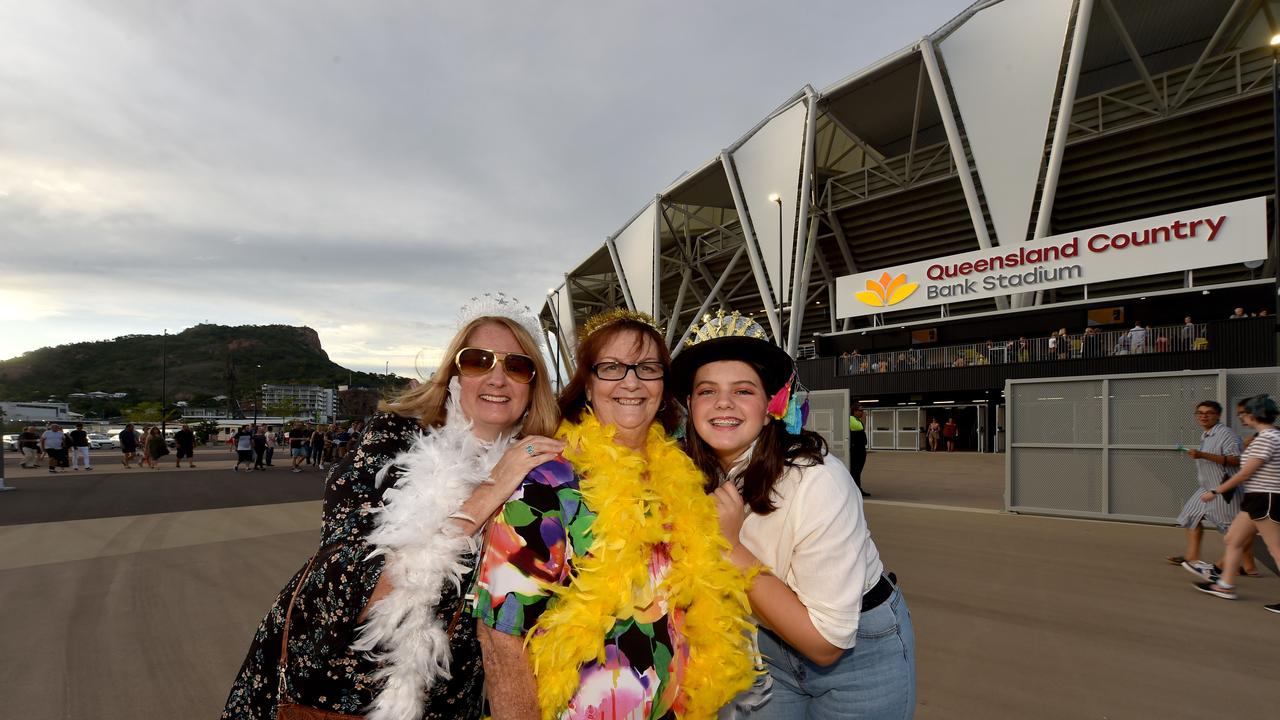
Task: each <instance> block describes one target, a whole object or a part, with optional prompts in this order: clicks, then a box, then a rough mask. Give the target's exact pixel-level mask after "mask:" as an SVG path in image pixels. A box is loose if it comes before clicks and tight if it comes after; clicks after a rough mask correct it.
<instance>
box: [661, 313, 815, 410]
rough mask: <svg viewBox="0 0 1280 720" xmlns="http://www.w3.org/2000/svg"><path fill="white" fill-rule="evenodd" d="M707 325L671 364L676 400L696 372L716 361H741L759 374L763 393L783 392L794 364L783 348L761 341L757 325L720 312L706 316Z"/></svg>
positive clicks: (683, 394) (686, 392)
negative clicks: (752, 367) (752, 366)
mask: <svg viewBox="0 0 1280 720" xmlns="http://www.w3.org/2000/svg"><path fill="white" fill-rule="evenodd" d="M704 319H705V320H706V323H705V324H704V325H703V326H702V328H701V329H699V331H698V333H697V334H696V335H695V337H694V341H693V342H694V344H692V345H690V346H689V347H686V348H684V349H683V350H681V351H680V354H679V355H677V356H676V357H675V359H674V360H672V362H671V389H672V391H673V392H674V393H675V395H676V397H678V398H681V399H683V398H686V397H688V396H689V393H690V392H692V390H693V376H694V374H696V373H697V372H698V368H700V367H702V366H703V365H706V364H707V363H711V362H717V361H719V360H740V361H742V362H745V363H749V364H751V365H754V366H755V367H756V368H758V369H759V371H760V379H761V380H762V381H763V382H764V389H765V392H767V393H768V394H769V395H773V394H774V393H776V392H778V391H779V390H781V389H782V386H784V385H786V384H787V381H788V380H790V379H791V374H792V373H793V372H794V371H795V363H794V362H793V361H792V360H791V356H790V355H788V354H787V353H786V351H784V350H783V349H782V348H780V347H778V346H777V345H774V344H773V343H771V342H769V341H768V340H765V339H764V331H763V330H762V329H761V328H760V326H759V325H758V324H756V323H755V322H752V321H750V320H748V319H746V318H743V317H741V316H739V315H738V313H736V312H735V313H733V314H732V315H725V314H724V312H723V311H721V312H719V313H717V316H716V317H714V318H713V317H711V316H707V317H706V318H704Z"/></svg>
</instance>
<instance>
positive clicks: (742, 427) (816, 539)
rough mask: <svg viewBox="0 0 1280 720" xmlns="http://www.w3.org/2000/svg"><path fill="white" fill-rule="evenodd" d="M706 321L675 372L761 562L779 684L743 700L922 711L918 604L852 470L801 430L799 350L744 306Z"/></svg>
mask: <svg viewBox="0 0 1280 720" xmlns="http://www.w3.org/2000/svg"><path fill="white" fill-rule="evenodd" d="M708 326H710V327H708ZM708 326H704V329H703V330H702V331H700V332H699V334H698V337H699V338H707V339H703V340H701V342H698V343H697V344H695V345H693V346H691V347H689V348H686V349H685V350H684V352H682V353H681V354H680V355H679V356H677V358H676V360H675V362H674V364H673V367H672V376H673V378H672V382H673V386H674V389H675V391H676V393H677V396H678V397H682V398H686V402H687V405H688V407H689V419H690V427H689V430H688V451H689V454H690V456H691V457H692V458H693V459H694V462H695V463H696V464H698V465H699V466H700V467H701V468H702V469H703V471H704V472H706V473H707V475H708V476H709V478H710V481H709V487H710V488H711V489H714V492H715V498H716V504H717V508H718V510H719V511H720V516H721V529H722V532H724V534H725V537H726V539H728V540H729V542H730V544H731V545H732V546H733V549H732V554H731V556H730V557H731V559H732V560H733V562H734V563H735V564H736V565H738V566H739V567H741V568H743V569H751V568H759V569H761V572H760V573H759V574H757V575H755V577H754V580H753V582H752V584H751V586H750V588H749V590H748V597H749V599H750V601H751V609H752V613H753V614H754V616H755V619H756V621H757V623H758V624H759V626H760V632H759V643H760V652H761V654H762V655H763V657H764V659H765V662H766V666H767V668H768V671H769V675H770V676H771V678H772V680H773V682H772V688H771V690H770V693H769V697H768V698H767V699H766V700H764V701H763V703H754V704H755V705H756V707H754V708H747V707H745V704H744V703H739V710H740V711H742V712H743V713H745V715H746V716H748V717H753V718H792V717H795V718H801V717H805V718H835V717H849V716H850V715H849V713H851V712H854V713H856V714H857V716H858V717H873V718H910V717H912V715H913V713H914V710H915V634H914V631H913V629H912V625H911V616H910V615H909V614H908V612H907V604H906V601H905V600H904V599H903V597H902V593H901V592H900V591H899V590H898V588H897V587H896V581H895V580H894V578H893V576H892V574H886V573H885V570H884V565H883V564H882V563H881V561H880V553H879V551H878V550H877V549H876V545H875V542H874V541H873V540H872V539H871V533H870V530H869V529H868V527H867V522H866V518H865V517H864V516H863V514H862V498H861V496H860V495H859V493H857V492H855V491H854V483H853V479H852V478H851V477H850V475H849V471H848V470H847V469H846V468H845V466H844V465H843V464H841V462H840V461H839V460H837V459H835V458H833V457H831V456H830V455H828V454H827V448H826V443H825V442H824V441H823V439H822V437H821V436H819V435H817V434H816V433H813V432H810V431H807V430H802V429H801V427H800V425H801V422H802V420H801V418H800V415H801V414H802V411H801V408H799V407H796V402H797V399H796V398H795V397H792V396H790V393H791V389H792V384H793V382H794V377H795V376H794V364H793V363H792V360H791V358H790V357H789V356H788V355H787V354H786V353H785V352H783V351H782V350H781V349H779V348H777V347H776V346H774V345H772V344H771V343H769V342H767V341H766V340H764V339H762V338H761V336H762V335H763V332H762V331H759V326H758V325H755V324H754V323H751V322H750V321H748V320H746V319H744V318H741V317H738V316H737V314H736V313H735V314H734V315H732V316H723V314H722V315H721V317H719V318H717V319H715V320H712V321H711V322H709V323H708ZM742 333H756V334H757V337H747V336H744V335H743V334H742ZM771 411H772V412H771ZM782 418H786V419H787V420H788V421H789V422H783V421H782Z"/></svg>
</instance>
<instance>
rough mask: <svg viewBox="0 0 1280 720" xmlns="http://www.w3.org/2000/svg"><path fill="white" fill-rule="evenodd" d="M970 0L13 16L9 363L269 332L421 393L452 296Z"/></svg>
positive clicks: (2, 116)
mask: <svg viewBox="0 0 1280 720" xmlns="http://www.w3.org/2000/svg"><path fill="white" fill-rule="evenodd" d="M967 4H968V3H967V1H966V0H936V1H935V2H921V3H911V4H907V3H897V2H893V1H892V0H876V1H875V2H863V3H844V2H834V1H821V2H808V3H802V4H777V3H766V2H760V1H758V0H749V1H743V2H733V1H730V0H717V1H716V2H709V3H694V4H676V3H598V2H588V1H587V0H570V1H568V2H560V3H509V2H496V1H488V2H487V1H484V0H478V1H477V2H472V3H423V2H419V1H418V0H385V1H382V2H376V3H351V2H348V1H347V0H316V1H313V2H305V3H304V2H300V1H299V2H275V3H262V2H251V1H250V0H230V1H228V2H219V3H154V2H150V1H148V0H116V1H115V2H111V3H93V2H88V1H87V0H80V1H77V0H43V1H42V2H39V3H11V4H8V5H7V6H5V7H4V8H0V139H2V142H0V233H3V238H4V252H3V253H0V276H2V277H4V278H5V279H6V280H5V284H4V288H5V289H4V293H5V294H4V295H0V300H4V301H5V302H6V305H7V306H11V305H16V307H18V308H19V311H18V312H17V316H18V317H19V318H20V319H19V320H18V321H17V323H16V331H14V326H13V325H11V326H10V328H9V330H10V331H9V332H6V333H3V334H0V357H10V356H13V355H16V354H19V353H21V352H24V351H26V350H30V349H33V348H36V347H40V346H42V345H48V344H58V343H63V342H74V341H79V340H89V339H102V338H107V337H114V336H117V335H121V334H128V333H143V332H159V331H160V330H161V329H163V328H165V327H168V328H169V329H171V330H172V329H180V328H182V327H187V326H190V325H193V324H195V323H197V322H202V321H210V322H216V323H222V324H243V323H275V322H285V323H290V324H307V325H310V326H312V327H315V328H316V329H317V330H318V331H319V332H320V334H321V340H322V342H323V343H324V344H325V347H326V348H327V349H328V350H329V351H330V353H331V355H332V356H333V357H334V358H335V359H337V360H338V361H339V362H342V363H343V364H347V365H348V366H351V367H358V368H362V369H381V367H383V366H384V364H385V363H386V362H388V361H390V362H391V363H392V365H393V368H392V369H393V370H395V371H397V372H401V373H412V372H413V367H412V364H413V361H412V358H413V357H414V356H416V355H417V354H418V351H419V350H421V349H424V348H426V349H428V350H427V351H424V355H423V356H424V357H427V356H428V355H430V353H431V352H436V353H438V352H439V348H441V347H443V345H444V344H446V343H447V341H448V339H449V335H450V334H451V333H452V330H453V318H454V316H455V313H456V310H457V307H458V306H459V305H460V304H461V303H462V302H464V301H465V300H466V298H468V297H470V296H472V295H474V294H476V293H478V292H485V291H493V290H503V291H505V292H508V293H510V294H513V295H515V296H517V297H519V298H521V299H522V300H523V301H524V302H527V303H528V304H529V305H530V306H533V307H535V309H536V307H537V306H538V305H540V304H541V302H542V299H543V296H544V293H545V290H546V288H547V287H548V286H552V285H557V284H559V282H560V281H561V278H562V276H563V273H564V272H566V271H567V270H568V269H569V268H570V267H572V266H573V265H576V264H577V263H578V262H580V261H581V260H582V259H584V258H585V257H587V256H588V255H589V254H590V253H592V252H593V251H594V250H595V249H596V248H598V247H599V244H600V243H601V242H602V241H603V239H604V238H605V236H607V235H609V234H611V233H613V232H615V231H616V230H618V229H619V226H620V225H621V224H622V223H623V222H624V221H625V220H626V219H627V218H628V217H630V216H631V215H632V213H634V212H635V211H636V210H637V209H639V208H640V207H641V206H643V205H644V204H645V203H647V202H648V201H649V199H650V198H651V197H652V195H653V193H654V192H656V191H658V190H660V189H661V188H663V187H665V186H666V185H667V184H668V183H670V182H671V180H672V179H674V178H675V177H676V176H677V175H678V174H680V173H681V172H683V171H685V170H687V169H690V168H693V167H695V166H697V165H699V164H701V163H702V162H703V161H705V160H707V159H708V158H710V157H713V156H714V155H715V154H716V153H717V152H718V150H719V148H721V147H724V146H725V145H727V144H729V143H731V142H732V141H734V140H735V139H736V138H737V137H738V136H739V135H740V134H741V133H743V132H745V131H746V130H748V129H749V128H750V127H751V126H752V125H754V124H755V123H756V122H757V121H758V120H759V119H760V118H761V117H763V116H764V115H765V114H766V113H768V112H769V111H770V110H771V109H772V108H773V107H775V106H776V105H777V104H778V103H779V102H780V101H782V100H783V99H785V98H786V97H788V96H790V95H791V94H792V93H793V92H795V91H796V90H797V89H799V88H800V87H801V86H803V85H804V84H805V83H806V82H810V83H813V84H814V85H815V86H818V87H821V86H822V85H824V84H826V83H829V82H831V81H834V80H836V79H838V78H840V77H843V76H844V75H846V74H848V73H849V72H851V71H853V70H855V69H857V68H858V67H861V66H863V65H866V64H868V63H870V62H872V61H874V60H876V59H878V58H880V57H882V56H884V55H886V54H888V53H889V52H892V51H894V50H896V49H897V48H898V47H900V46H902V45H904V44H907V43H909V42H911V41H913V40H914V39H916V38H919V37H920V36H921V35H923V34H925V33H927V32H930V31H932V30H934V29H935V28H937V27H938V26H939V25H940V24H941V23H942V22H944V21H945V20H947V19H949V18H950V17H952V16H953V15H954V14H956V13H957V12H959V11H960V10H961V9H963V8H964V7H965V6H966V5H967ZM437 360H438V358H435V357H434V356H432V360H431V361H430V362H432V363H433V362H436V361H437ZM428 364H429V363H428ZM397 365H398V367H397Z"/></svg>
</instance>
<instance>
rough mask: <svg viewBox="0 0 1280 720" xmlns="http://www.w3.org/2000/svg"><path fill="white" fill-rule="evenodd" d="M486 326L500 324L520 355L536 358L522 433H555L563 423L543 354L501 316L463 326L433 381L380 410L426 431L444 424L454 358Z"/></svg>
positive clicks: (517, 326) (518, 327)
mask: <svg viewBox="0 0 1280 720" xmlns="http://www.w3.org/2000/svg"><path fill="white" fill-rule="evenodd" d="M484 325H501V326H502V327H504V328H506V329H508V330H510V331H511V334H512V335H514V336H515V339H516V342H517V343H518V344H519V345H520V350H521V352H523V353H524V354H525V355H528V356H529V357H531V358H533V365H534V367H535V368H536V369H537V372H536V373H535V374H534V376H533V380H532V381H531V382H530V383H529V408H528V411H527V413H526V414H525V417H524V427H523V430H522V432H523V433H524V434H525V435H547V436H550V435H551V434H553V433H554V432H555V431H556V426H557V425H558V424H559V423H560V416H559V414H558V413H557V412H556V401H555V396H554V395H552V393H551V382H550V378H548V377H547V366H546V364H545V363H543V361H542V352H541V350H539V348H538V344H537V343H535V342H534V341H533V337H532V336H530V335H529V332H528V331H527V330H525V329H524V328H523V327H521V325H520V323H518V322H516V321H514V320H511V319H509V318H505V317H502V316H498V315H486V316H484V317H478V318H476V319H475V320H472V321H471V322H469V323H467V324H466V325H465V326H463V328H462V329H461V330H459V331H458V334H456V335H454V336H453V339H452V340H450V341H449V345H448V346H447V347H445V350H444V363H445V364H443V365H441V366H440V367H439V368H438V369H436V371H435V373H434V374H432V376H431V379H430V380H428V381H427V382H425V383H423V384H421V385H419V386H418V387H415V388H413V389H411V390H408V391H406V392H404V393H403V394H401V395H400V396H399V397H397V398H395V399H393V400H391V401H389V402H382V403H379V404H378V409H379V410H381V411H383V412H393V413H396V414H397V415H403V416H405V417H416V418H418V422H419V424H421V425H422V427H423V428H433V427H440V426H441V425H444V423H445V420H446V419H447V417H446V415H447V412H446V407H445V404H446V402H447V401H448V399H449V380H450V379H452V378H453V376H455V375H457V374H458V368H457V367H456V366H455V365H454V362H453V359H454V357H456V356H457V354H458V351H459V350H461V349H462V348H464V347H466V346H467V341H468V340H469V338H470V337H471V334H472V333H474V332H475V331H476V330H477V329H479V328H480V327H482V326H484Z"/></svg>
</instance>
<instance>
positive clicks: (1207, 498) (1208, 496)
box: [1200, 491, 1218, 502]
mask: <svg viewBox="0 0 1280 720" xmlns="http://www.w3.org/2000/svg"><path fill="white" fill-rule="evenodd" d="M1217 496H1218V494H1217V493H1215V492H1211V491H1210V492H1205V493H1203V494H1201V495H1200V502H1213V499H1214V498H1215V497H1217Z"/></svg>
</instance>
